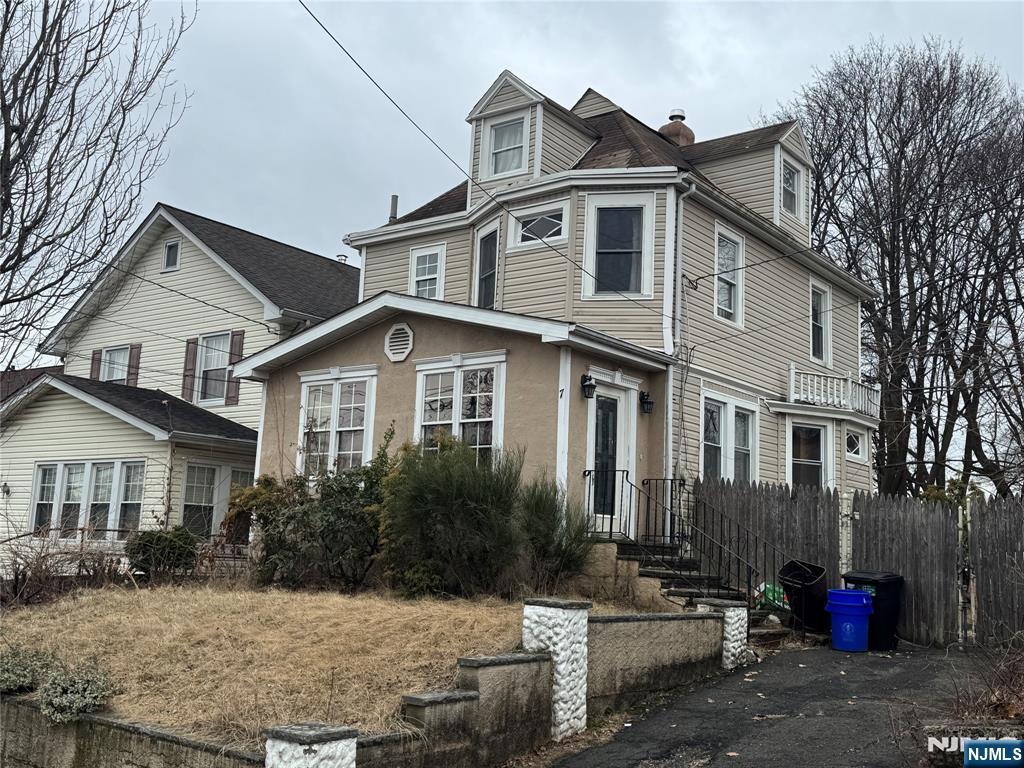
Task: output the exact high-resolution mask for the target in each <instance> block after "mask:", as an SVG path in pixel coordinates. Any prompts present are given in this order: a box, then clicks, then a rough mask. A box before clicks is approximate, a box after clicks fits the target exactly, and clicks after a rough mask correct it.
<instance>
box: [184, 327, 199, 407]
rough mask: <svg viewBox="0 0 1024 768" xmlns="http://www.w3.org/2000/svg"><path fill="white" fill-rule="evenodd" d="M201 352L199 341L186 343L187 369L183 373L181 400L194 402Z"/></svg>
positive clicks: (195, 339) (193, 340)
mask: <svg viewBox="0 0 1024 768" xmlns="http://www.w3.org/2000/svg"><path fill="white" fill-rule="evenodd" d="M198 350H199V339H198V338H194V339H189V340H188V341H186V342H185V368H184V370H182V372H181V399H182V400H188V401H189V402H190V403H191V402H192V395H193V394H194V390H195V388H196V352H197V351H198Z"/></svg>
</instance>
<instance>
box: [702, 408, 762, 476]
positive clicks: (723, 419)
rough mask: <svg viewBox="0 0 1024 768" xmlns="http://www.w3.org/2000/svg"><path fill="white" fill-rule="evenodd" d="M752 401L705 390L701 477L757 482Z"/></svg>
mask: <svg viewBox="0 0 1024 768" xmlns="http://www.w3.org/2000/svg"><path fill="white" fill-rule="evenodd" d="M754 407H755V406H754V404H753V403H747V402H745V401H742V400H736V399H734V398H731V397H726V396H724V395H719V394H718V393H708V394H707V395H705V396H704V406H703V410H702V419H703V428H702V431H701V453H702V458H701V466H702V471H703V474H704V477H715V478H724V479H728V480H734V481H736V482H743V483H753V482H756V481H757V471H756V464H755V446H756V439H757V420H756V419H755V417H754V414H755V411H754Z"/></svg>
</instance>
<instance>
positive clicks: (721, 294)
mask: <svg viewBox="0 0 1024 768" xmlns="http://www.w3.org/2000/svg"><path fill="white" fill-rule="evenodd" d="M715 315H716V316H717V317H720V318H722V319H723V320H727V321H728V322H730V323H735V324H736V325H742V323H743V237H742V236H740V235H738V234H736V233H735V232H732V231H729V230H727V229H725V228H724V227H722V226H720V225H719V226H716V227H715Z"/></svg>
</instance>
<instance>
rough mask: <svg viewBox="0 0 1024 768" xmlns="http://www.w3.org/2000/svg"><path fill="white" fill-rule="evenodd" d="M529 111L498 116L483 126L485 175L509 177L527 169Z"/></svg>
mask: <svg viewBox="0 0 1024 768" xmlns="http://www.w3.org/2000/svg"><path fill="white" fill-rule="evenodd" d="M529 115H530V113H529V111H524V112H518V113H516V114H513V115H497V116H495V117H492V118H490V119H489V120H486V121H485V122H484V125H483V141H484V147H483V153H482V157H483V163H482V165H483V171H484V174H483V175H484V176H485V177H487V178H492V177H496V176H512V175H515V174H517V173H525V172H526V160H527V152H526V139H527V135H528V133H527V119H528V118H529Z"/></svg>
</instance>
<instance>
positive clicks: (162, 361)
mask: <svg viewBox="0 0 1024 768" xmlns="http://www.w3.org/2000/svg"><path fill="white" fill-rule="evenodd" d="M172 238H179V239H180V243H181V245H180V250H179V264H180V267H179V269H178V270H177V271H174V272H161V269H162V267H163V248H164V242H165V241H166V240H168V239H172ZM130 271H131V272H132V273H134V275H133V274H127V275H125V276H124V279H123V282H122V283H121V284H120V286H118V287H117V290H116V292H115V293H113V295H112V299H111V300H110V301H109V303H107V305H106V306H105V307H104V308H103V309H102V310H100V311H99V312H98V313H97V315H96V317H94V318H92V319H91V320H90V322H89V323H88V324H87V325H86V326H85V327H84V328H83V330H82V332H81V333H79V334H78V335H77V336H76V337H75V338H74V339H73V340H72V341H71V342H70V343H69V346H68V354H67V357H66V360H65V371H66V372H67V373H69V374H71V375H74V376H84V377H88V376H89V367H90V360H91V355H92V351H93V350H95V349H102V348H105V347H114V346H121V345H126V344H133V343H140V344H142V354H141V357H140V361H139V366H140V367H139V386H140V387H146V388H149V389H162V390H164V391H165V392H168V393H170V394H172V395H174V396H176V397H180V396H181V377H182V369H183V367H184V363H185V340H186V339H189V338H193V337H196V336H200V335H202V334H205V333H216V332H220V331H231V330H244V331H245V345H244V349H243V354H244V355H251V354H254V353H256V352H258V351H259V350H261V349H263V348H264V347H268V346H270V345H271V344H273V343H274V342H276V341H279V340H280V338H281V337H280V336H278V335H275V334H272V333H271V332H270V331H269V330H268V329H267V327H266V326H265V325H264V324H263V323H262V318H263V305H262V304H261V303H260V302H259V301H258V300H257V299H256V298H255V297H254V296H253V295H252V294H251V293H250V292H249V291H248V290H246V289H245V288H244V287H242V286H241V285H240V284H239V283H238V282H237V281H236V280H235V279H234V278H232V277H231V276H230V275H229V274H228V273H227V272H225V271H224V270H223V269H222V268H221V267H220V266H218V265H217V264H216V263H215V262H214V261H213V260H212V259H210V258H209V257H208V256H206V254H204V253H203V252H202V251H201V250H200V249H199V248H198V247H197V246H196V245H195V244H194V243H193V242H191V241H190V240H189V239H188V238H187V237H185V236H184V235H181V234H180V233H178V232H177V230H176V229H174V228H173V227H171V226H169V225H167V226H166V227H165V228H164V231H163V233H162V234H161V235H158V236H156V238H155V240H154V241H153V244H152V245H151V246H149V247H148V248H147V250H146V251H145V252H144V253H143V254H142V255H141V256H140V258H139V259H137V260H136V261H135V263H134V264H132V266H131V267H130ZM135 275H138V276H139V277H136V276H135ZM140 278H144V279H140ZM182 294H184V295H182ZM188 297H195V298H194V299H193V298H188ZM204 302H205V303H204ZM211 305H212V306H211ZM243 318H252V320H245V319H243ZM260 396H261V392H260V386H259V384H258V383H256V382H252V381H242V382H241V387H240V389H239V399H238V405H235V406H224V405H219V406H218V405H214V406H209V410H211V411H213V412H214V413H217V414H219V415H221V416H224V417H226V418H229V419H231V420H233V421H237V422H238V423H240V424H244V425H246V426H248V427H252V428H256V426H257V425H258V423H259V406H260ZM204 407H205V406H204Z"/></svg>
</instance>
